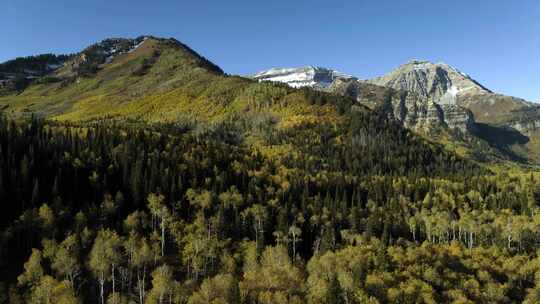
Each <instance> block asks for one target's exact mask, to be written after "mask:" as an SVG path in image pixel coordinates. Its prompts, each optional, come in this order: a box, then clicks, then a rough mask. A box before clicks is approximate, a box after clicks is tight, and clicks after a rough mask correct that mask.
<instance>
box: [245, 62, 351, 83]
mask: <svg viewBox="0 0 540 304" xmlns="http://www.w3.org/2000/svg"><path fill="white" fill-rule="evenodd" d="M252 78H253V79H257V80H259V81H273V82H281V83H285V84H287V85H289V86H291V87H293V88H301V87H320V88H326V87H328V86H330V85H331V84H332V82H333V81H334V80H335V79H337V78H342V79H351V78H354V77H352V76H350V75H347V74H344V73H341V72H338V71H335V70H331V69H326V68H321V67H314V66H306V67H300V68H272V69H270V70H267V71H262V72H259V73H257V74H255V75H253V76H252Z"/></svg>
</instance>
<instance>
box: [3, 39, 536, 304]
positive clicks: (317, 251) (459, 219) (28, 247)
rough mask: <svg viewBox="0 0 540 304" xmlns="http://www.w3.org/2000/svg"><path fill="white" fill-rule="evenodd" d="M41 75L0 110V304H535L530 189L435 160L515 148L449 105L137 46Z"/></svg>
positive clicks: (79, 58) (154, 44) (465, 162)
mask: <svg viewBox="0 0 540 304" xmlns="http://www.w3.org/2000/svg"><path fill="white" fill-rule="evenodd" d="M42 62H43V61H42ZM44 62H45V64H47V63H50V61H49V59H47V60H44ZM30 63H31V61H25V62H23V63H22V65H23V66H25V68H26V69H27V67H28V66H30ZM41 64H42V65H41V67H42V69H41V70H40V71H41V72H40V73H39V74H36V75H37V76H35V77H36V78H28V77H26V79H28V83H27V84H26V85H25V86H21V87H18V88H17V89H15V90H11V89H9V90H6V92H5V95H4V96H2V97H0V111H2V115H0V202H2V203H3V206H4V209H3V210H2V212H1V213H0V303H143V302H146V303H163V302H169V303H191V304H199V303H239V304H248V303H329V302H340V303H398V302H399V303H416V302H425V303H456V302H460V303H465V302H466V303H521V302H527V303H537V302H538V299H539V296H538V292H537V290H538V287H539V286H538V283H539V282H538V280H536V278H537V277H538V272H539V271H540V268H539V266H538V265H540V258H539V257H538V254H537V253H538V240H539V239H540V222H539V221H538V212H539V208H538V202H539V201H540V179H539V177H540V175H538V174H536V173H535V172H532V170H524V166H516V165H514V164H510V165H508V166H506V165H507V164H503V165H502V166H499V165H498V164H496V165H494V164H493V163H491V162H489V161H491V159H490V158H489V157H488V154H489V153H491V150H490V147H489V146H488V147H485V148H484V149H481V148H483V147H480V148H478V149H475V150H474V151H475V152H476V151H477V152H478V154H474V155H467V157H463V156H462V154H458V153H455V152H456V150H457V148H455V147H453V148H451V149H448V148H447V147H448V146H449V144H448V142H450V141H449V140H448V141H447V142H443V139H444V138H443V139H441V137H442V136H445V135H449V134H450V133H452V134H454V133H455V137H452V138H451V139H452V140H454V139H455V141H452V142H450V144H454V145H455V144H456V143H459V144H461V143H462V142H463V143H466V140H468V139H469V138H473V135H472V134H475V133H474V132H478V131H481V132H484V133H486V134H491V135H493V136H492V138H490V139H489V140H491V142H497V140H500V139H501V138H502V139H507V138H508V137H509V136H507V135H505V134H504V133H501V131H502V130H501V129H500V128H495V127H492V126H491V125H487V124H486V125H478V124H476V123H472V126H474V129H479V130H474V131H473V130H468V127H467V124H468V123H467V122H465V123H463V122H461V123H460V122H459V120H460V118H459V117H457V116H456V115H453V114H452V113H453V112H451V111H450V110H451V109H452V107H455V109H459V110H462V108H461V107H459V106H457V105H455V104H454V103H448V102H447V103H445V102H441V101H438V102H434V101H433V100H431V99H429V98H428V97H425V96H421V95H419V94H416V93H414V92H410V91H406V90H402V89H393V88H389V87H384V86H379V85H374V84H371V83H367V82H362V81H358V80H356V79H354V78H348V77H342V76H337V77H334V76H336V74H334V73H333V72H332V73H326V74H327V76H326V78H322V79H323V80H321V78H319V76H316V75H315V74H316V72H314V74H313V76H310V77H311V78H307V74H309V73H307V72H306V73H305V74H304V76H306V78H305V79H306V82H307V83H312V85H314V87H315V88H316V89H314V88H311V87H309V86H304V87H301V88H294V87H292V86H290V85H287V84H283V83H277V82H273V81H258V80H254V79H251V78H244V77H238V76H230V75H227V74H226V73H224V72H223V71H222V70H221V69H220V68H219V67H218V66H217V65H215V64H213V63H212V62H210V61H209V60H207V59H205V58H204V57H203V56H201V55H199V54H198V53H196V52H195V51H194V50H192V49H191V48H189V47H188V46H186V45H184V44H182V43H181V42H179V41H177V40H175V39H164V38H157V37H150V36H143V37H140V38H135V39H123V38H115V39H106V40H104V41H102V42H99V43H96V44H94V45H92V46H89V47H87V48H85V49H83V50H82V51H81V52H79V53H77V54H73V55H70V56H68V57H67V58H65V60H64V61H63V62H62V64H61V65H58V66H55V67H54V68H46V65H43V63H41ZM25 68H23V69H19V72H18V73H20V74H22V77H24V75H26V74H24V73H27V71H25ZM38 70H39V68H38ZM9 71H10V73H12V72H13V71H16V69H15V68H13V67H10V70H9ZM20 71H22V72H20ZM323 74H324V73H323ZM329 74H330V75H329ZM332 77H334V78H332ZM324 79H325V80H324ZM329 80H332V82H331V84H329V82H330V81H329ZM318 83H322V84H324V85H325V87H322V86H320V85H318ZM296 84H298V82H296ZM454 114H455V113H454ZM469 114H470V113H469ZM452 115H453V116H452ZM471 115H472V114H471ZM528 115H534V112H530V113H528ZM26 116H29V117H26ZM36 116H37V117H36ZM389 117H390V118H392V119H389ZM42 118H44V119H42ZM464 118H465V120H466V119H468V118H469V116H464ZM461 119H463V117H462V118H461ZM463 124H464V125H465V126H466V130H463V132H461V131H460V130H454V129H459V128H460V127H459V125H463ZM404 126H406V127H408V128H411V129H418V130H419V131H420V129H422V128H425V129H427V130H426V131H427V132H426V133H421V132H412V131H411V130H409V129H408V128H405V127H404ZM439 131H440V132H439ZM454 131H455V132H454ZM437 132H439V134H437ZM433 134H435V135H437V136H435V135H433ZM441 134H442V136H441ZM431 135H433V136H431ZM459 136H462V137H463V138H464V139H463V141H458V140H457V138H459ZM482 143H483V142H482ZM501 144H503V143H501ZM486 146H487V145H486ZM471 150H472V149H471ZM469 156H470V157H469ZM477 160H484V161H485V162H483V163H481V162H478V161H477ZM508 167H510V168H512V169H514V170H504V172H502V173H499V172H500V171H503V169H507V168H508ZM501 168H502V169H501ZM487 256H489V259H486V258H484V257H487ZM535 273H536V274H535ZM464 287H465V288H464ZM491 290H497V292H495V293H493V292H490V291H491Z"/></svg>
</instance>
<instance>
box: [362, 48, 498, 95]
mask: <svg viewBox="0 0 540 304" xmlns="http://www.w3.org/2000/svg"><path fill="white" fill-rule="evenodd" d="M368 82H369V83H373V84H377V85H381V86H386V87H391V88H394V89H398V90H405V91H409V92H414V93H416V94H418V95H419V96H422V97H425V98H429V99H431V100H433V101H434V102H437V103H441V104H455V103H456V100H457V97H458V96H463V95H478V94H484V93H491V91H490V90H488V89H486V88H485V87H484V86H482V85H481V84H479V83H478V82H477V81H475V80H474V79H472V78H471V77H470V76H469V75H467V74H465V73H463V72H461V71H460V70H458V69H457V68H455V67H453V66H451V65H449V64H446V63H443V62H439V63H432V62H430V61H427V60H418V59H414V60H411V61H409V62H407V63H405V64H403V65H400V66H399V67H398V68H396V69H395V70H393V71H391V72H390V73H388V74H386V75H384V76H381V77H377V78H374V79H370V80H368Z"/></svg>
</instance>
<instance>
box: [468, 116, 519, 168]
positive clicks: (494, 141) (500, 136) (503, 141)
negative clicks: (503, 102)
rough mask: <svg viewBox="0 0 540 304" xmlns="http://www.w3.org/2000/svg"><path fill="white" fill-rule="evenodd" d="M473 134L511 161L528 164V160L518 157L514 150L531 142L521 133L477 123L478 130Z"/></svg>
mask: <svg viewBox="0 0 540 304" xmlns="http://www.w3.org/2000/svg"><path fill="white" fill-rule="evenodd" d="M473 133H474V135H476V136H477V137H479V138H480V139H483V140H485V141H486V142H487V143H488V144H489V145H490V146H491V147H492V148H495V149H497V150H498V151H500V152H501V153H503V154H504V155H505V156H507V157H509V158H510V159H511V160H513V161H519V162H527V159H526V158H524V157H522V156H520V155H517V154H516V152H514V151H513V149H512V146H514V145H525V144H527V143H528V142H529V138H528V137H527V136H525V135H523V134H521V133H520V132H519V131H517V130H515V129H511V128H505V127H497V126H493V125H489V124H484V123H476V130H475V131H474V132H473Z"/></svg>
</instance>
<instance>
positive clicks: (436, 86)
mask: <svg viewBox="0 0 540 304" xmlns="http://www.w3.org/2000/svg"><path fill="white" fill-rule="evenodd" d="M367 81H368V82H369V83H372V84H377V85H381V86H385V87H390V88H394V89H399V90H405V91H409V92H414V93H416V94H417V95H419V96H422V97H425V98H428V99H431V100H432V101H433V102H436V103H441V104H453V103H455V104H457V105H459V106H462V107H465V108H467V109H469V110H471V111H472V112H473V114H474V117H475V119H476V121H478V122H482V123H495V124H499V125H502V126H512V125H513V124H514V123H515V121H519V120H520V119H521V118H522V115H521V114H520V112H523V111H525V112H528V113H530V112H531V111H532V112H535V111H536V110H535V109H537V108H538V105H536V104H534V103H531V102H527V101H525V100H523V99H520V98H516V97H510V96H504V95H501V94H496V93H493V92H492V91H490V90H489V89H487V88H485V87H484V86H482V85H481V84H479V83H478V82H477V81H476V80H474V79H472V78H471V77H470V76H469V75H467V74H465V73H463V72H461V71H459V70H458V69H456V68H455V67H452V66H450V65H448V64H445V63H431V62H429V61H418V60H413V61H410V62H408V63H406V64H403V65H401V66H399V67H398V68H396V69H395V70H393V71H391V72H390V73H388V74H386V75H384V76H381V77H377V78H374V79H370V80H367ZM529 125H534V123H532V124H529ZM527 131H534V130H527Z"/></svg>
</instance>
